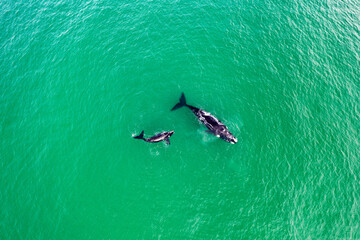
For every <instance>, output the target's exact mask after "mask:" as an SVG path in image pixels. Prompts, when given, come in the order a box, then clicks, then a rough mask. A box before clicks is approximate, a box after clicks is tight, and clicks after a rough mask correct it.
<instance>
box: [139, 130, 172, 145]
mask: <svg viewBox="0 0 360 240" xmlns="http://www.w3.org/2000/svg"><path fill="white" fill-rule="evenodd" d="M173 134H174V131H169V132H162V133H159V134H157V135H155V136H153V137H151V138H144V131H142V132H141V133H140V135H139V136H136V137H133V138H135V139H142V140H144V141H145V142H150V143H157V142H161V141H165V142H166V144H167V145H169V144H170V141H169V138H170V137H171V135H173Z"/></svg>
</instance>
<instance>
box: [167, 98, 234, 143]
mask: <svg viewBox="0 0 360 240" xmlns="http://www.w3.org/2000/svg"><path fill="white" fill-rule="evenodd" d="M184 106H186V107H188V108H190V110H191V111H192V112H193V113H194V114H195V116H196V117H197V118H198V119H199V120H200V121H201V122H202V123H203V124H205V126H206V127H207V128H208V129H209V131H207V132H210V133H212V134H214V135H215V136H217V137H219V138H221V139H223V140H225V141H227V142H229V143H232V144H235V143H237V139H236V138H235V137H234V136H233V135H232V134H231V133H230V131H229V130H228V129H227V127H226V126H225V125H224V124H223V123H222V122H220V121H219V119H217V118H216V117H214V116H213V115H211V114H210V113H208V112H205V111H204V110H201V109H199V108H196V107H193V106H190V105H188V104H186V99H185V95H184V93H182V94H181V97H180V102H179V103H177V104H176V105H175V106H174V107H173V108H172V109H171V111H174V110H176V109H178V108H181V107H184Z"/></svg>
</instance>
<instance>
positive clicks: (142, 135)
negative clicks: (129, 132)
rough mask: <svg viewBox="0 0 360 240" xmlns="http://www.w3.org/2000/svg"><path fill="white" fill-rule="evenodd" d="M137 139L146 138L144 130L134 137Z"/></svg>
mask: <svg viewBox="0 0 360 240" xmlns="http://www.w3.org/2000/svg"><path fill="white" fill-rule="evenodd" d="M133 138H135V139H144V130H143V131H142V132H141V133H140V135H139V136H136V137H133Z"/></svg>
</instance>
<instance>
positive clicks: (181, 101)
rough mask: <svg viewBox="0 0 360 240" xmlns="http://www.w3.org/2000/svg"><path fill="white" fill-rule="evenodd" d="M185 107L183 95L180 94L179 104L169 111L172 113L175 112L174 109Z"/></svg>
mask: <svg viewBox="0 0 360 240" xmlns="http://www.w3.org/2000/svg"><path fill="white" fill-rule="evenodd" d="M186 105H187V104H186V99H185V94H184V93H182V94H181V97H180V101H179V103H177V104H176V105H175V106H174V107H173V108H172V109H171V111H174V110H176V109H178V108H181V107H184V106H186Z"/></svg>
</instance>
